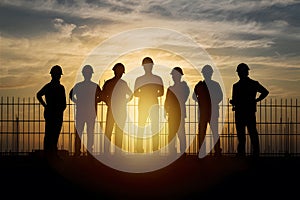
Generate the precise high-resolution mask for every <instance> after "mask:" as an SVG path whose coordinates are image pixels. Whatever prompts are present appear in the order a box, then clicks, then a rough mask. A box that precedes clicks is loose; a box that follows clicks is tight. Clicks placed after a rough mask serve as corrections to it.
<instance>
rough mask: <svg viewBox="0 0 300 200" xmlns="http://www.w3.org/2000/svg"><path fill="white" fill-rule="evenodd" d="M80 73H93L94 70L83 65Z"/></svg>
mask: <svg viewBox="0 0 300 200" xmlns="http://www.w3.org/2000/svg"><path fill="white" fill-rule="evenodd" d="M81 72H82V73H84V74H85V73H94V70H93V67H92V66H91V65H85V66H84V67H83V68H82V71H81Z"/></svg>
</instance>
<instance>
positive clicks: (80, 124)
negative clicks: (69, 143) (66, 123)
mask: <svg viewBox="0 0 300 200" xmlns="http://www.w3.org/2000/svg"><path fill="white" fill-rule="evenodd" d="M76 116H78V117H76V121H75V127H76V135H75V156H80V154H81V140H82V133H83V129H84V124H85V122H84V119H83V116H79V115H76Z"/></svg>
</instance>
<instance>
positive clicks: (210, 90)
mask: <svg viewBox="0 0 300 200" xmlns="http://www.w3.org/2000/svg"><path fill="white" fill-rule="evenodd" d="M201 73H202V75H203V77H204V80H203V81H199V82H198V83H197V84H196V85H195V87H194V94H195V95H194V97H196V99H197V101H198V106H199V114H200V120H199V123H198V145H199V154H201V156H202V157H203V156H204V155H205V154H206V143H205V136H206V131H207V125H208V124H209V125H210V128H211V130H212V134H213V140H214V142H213V143H214V151H215V156H220V155H221V152H222V149H221V145H220V137H219V128H218V127H219V123H218V118H219V104H220V102H221V101H222V99H223V92H222V89H221V87H220V84H219V83H218V82H216V81H214V80H212V75H213V69H212V67H211V66H210V65H205V66H204V67H203V68H202V70H201Z"/></svg>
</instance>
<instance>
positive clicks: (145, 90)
mask: <svg viewBox="0 0 300 200" xmlns="http://www.w3.org/2000/svg"><path fill="white" fill-rule="evenodd" d="M153 65H154V62H153V60H152V58H150V57H145V58H144V59H143V61H142V66H143V69H144V71H145V74H144V75H142V76H140V77H138V78H137V79H136V80H135V84H134V96H136V97H138V98H139V102H138V126H139V127H138V134H137V141H136V151H137V152H138V153H143V152H144V149H143V140H144V131H145V125H146V121H147V119H148V117H149V118H150V120H151V133H152V150H153V151H156V150H158V145H159V105H158V98H159V97H161V96H163V94H164V87H163V81H162V78H161V77H159V76H157V75H155V74H153V73H152V69H153Z"/></svg>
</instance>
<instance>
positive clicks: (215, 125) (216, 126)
mask: <svg viewBox="0 0 300 200" xmlns="http://www.w3.org/2000/svg"><path fill="white" fill-rule="evenodd" d="M210 128H211V130H212V134H213V143H214V150H215V155H217V156H219V155H221V152H222V149H221V142H220V135H219V124H218V116H215V115H213V116H212V118H211V121H210Z"/></svg>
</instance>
